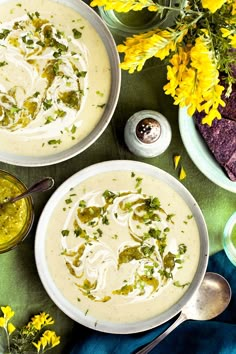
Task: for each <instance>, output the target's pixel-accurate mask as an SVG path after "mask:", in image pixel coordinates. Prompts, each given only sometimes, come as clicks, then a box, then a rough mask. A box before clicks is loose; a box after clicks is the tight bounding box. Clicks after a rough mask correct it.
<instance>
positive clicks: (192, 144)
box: [179, 108, 236, 193]
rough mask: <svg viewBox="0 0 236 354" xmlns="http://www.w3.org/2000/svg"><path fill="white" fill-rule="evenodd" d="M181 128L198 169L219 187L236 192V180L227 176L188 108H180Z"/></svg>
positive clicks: (183, 137) (188, 150)
mask: <svg viewBox="0 0 236 354" xmlns="http://www.w3.org/2000/svg"><path fill="white" fill-rule="evenodd" d="M179 129H180V135H181V138H182V141H183V144H184V146H185V149H186V150H187V152H188V154H189V156H190V158H191V159H192V161H193V163H194V164H195V165H196V166H197V167H198V169H199V170H200V171H201V172H202V173H203V174H204V175H205V176H206V177H207V178H209V180H211V181H212V182H213V183H215V184H216V185H218V186H219V187H221V188H224V189H226V190H228V191H230V192H233V193H236V182H233V181H231V180H230V179H229V178H228V177H227V176H226V174H225V173H224V171H223V169H222V168H221V166H220V165H219V164H218V162H217V161H216V159H215V158H214V156H213V155H212V153H211V152H210V150H209V149H208V147H207V145H206V143H205V141H204V140H203V138H202V137H201V135H200V133H199V132H198V130H197V127H196V126H195V123H194V120H193V118H192V117H190V116H189V115H188V113H187V109H186V108H180V109H179Z"/></svg>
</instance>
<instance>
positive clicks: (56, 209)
mask: <svg viewBox="0 0 236 354" xmlns="http://www.w3.org/2000/svg"><path fill="white" fill-rule="evenodd" d="M130 188H131V189H130ZM104 190H105V191H104ZM131 190H133V192H129V191H131ZM119 191H123V192H121V194H120V193H119ZM122 193H123V194H122ZM129 193H130V194H131V199H130V200H131V202H129V200H127V199H126V198H129ZM150 193H151V194H150ZM150 195H151V196H152V197H151V198H150V199H148V200H149V201H151V200H153V203H154V204H155V205H154V204H153V205H152V206H151V209H152V208H154V209H155V207H156V208H157V209H158V206H159V204H158V198H160V199H159V200H160V203H161V204H160V205H161V208H160V209H158V210H159V212H160V215H161V217H159V216H158V215H156V216H155V212H154V214H152V211H153V210H154V209H152V210H150V214H145V215H146V216H145V215H144V219H142V220H141V221H140V218H141V216H140V214H136V213H135V212H134V214H132V213H133V210H135V207H137V212H138V210H139V212H140V210H143V209H142V207H141V209H139V205H138V206H137V203H140V200H141V201H142V200H146V199H145V198H148V196H150ZM105 196H106V197H105ZM156 196H157V197H158V198H156V199H155V198H154V197H156ZM117 197H118V198H121V199H116V198H117ZM88 198H89V199H88ZM103 198H104V199H105V198H106V199H105V203H106V204H105V207H103V203H104V199H103ZM122 198H124V200H123V199H122ZM133 198H136V199H137V198H138V199H137V200H136V199H135V200H136V202H135V201H134V199H133ZM148 200H147V204H145V205H149V202H148ZM132 202H134V204H132ZM90 203H93V204H92V205H93V206H91V204H90ZM100 204H102V207H101V209H100V208H99V207H100ZM120 205H121V209H119V208H120ZM86 206H87V208H86ZM123 207H124V208H125V209H124V210H126V212H127V213H131V214H128V218H127V217H126V214H125V211H124V212H123V209H122V208H123ZM144 207H145V206H144ZM81 208H82V209H81ZM83 208H85V209H83ZM117 208H118V209H117ZM157 209H156V210H157ZM99 210H100V212H101V213H106V212H107V214H106V216H105V217H103V215H104V214H101V215H100V216H101V217H100V219H98V220H97V219H96V217H97V215H99V214H98V213H99ZM107 210H108V211H107ZM148 210H149V209H148ZM139 212H138V213H139ZM175 212H176V215H175V214H173V213H175ZM148 213H149V212H148ZM169 214H170V215H169ZM148 215H149V216H148ZM167 215H169V217H167ZM147 216H148V218H149V217H151V218H152V219H150V220H149V219H148V218H146V217H147ZM78 217H79V218H80V217H81V218H82V219H78ZM172 217H173V218H174V220H172V221H173V222H172V221H171V218H172ZM94 218H95V219H94ZM166 218H167V219H166ZM169 218H170V219H169ZM161 219H163V220H164V221H160V220H161ZM76 220H77V221H76ZM81 220H84V223H82V225H81ZM96 220H97V221H96ZM116 220H117V221H116ZM127 220H129V221H127ZM130 220H136V221H137V222H138V223H139V222H140V224H139V225H136V226H135V225H133V224H132V221H131V224H127V223H129V222H130ZM167 220H169V221H168V222H167ZM134 222H135V221H134ZM159 222H161V223H162V222H163V224H158V223H159ZM166 222H167V224H168V225H169V226H170V228H169V227H166ZM116 223H118V227H116ZM114 224H115V225H114ZM157 224H158V225H159V226H158V225H157ZM123 225H125V228H124V229H123ZM128 225H129V226H130V227H129V226H128ZM161 225H162V226H161ZM158 227H160V228H161V229H162V232H161V235H162V236H161V237H163V235H164V238H165V232H167V233H168V232H170V235H171V236H169V237H170V238H169V239H168V240H169V241H168V242H166V245H167V244H168V246H167V249H166V248H165V247H166V246H165V241H164V243H162V241H161V240H162V238H159V236H160V233H159V228H158ZM143 228H147V229H148V230H149V231H148V232H151V233H152V232H153V230H151V231H150V229H149V228H156V232H157V233H156V234H155V235H154V234H153V236H151V238H150V237H149V236H148V234H147V233H146V231H145V229H143ZM130 230H132V232H130ZM87 232H89V234H87ZM139 232H141V238H142V237H143V238H144V239H143V241H142V242H143V243H142V244H141V245H140V243H139V241H138V239H137V238H135V237H134V238H133V237H132V236H131V234H133V235H135V234H136V233H139ZM163 232H164V234H163ZM154 233H155V232H154ZM163 240H164V239H163ZM148 242H150V243H152V244H153V245H152V246H151V247H150V246H148ZM159 242H160V243H159ZM184 244H185V246H186V248H185V246H184ZM135 245H136V246H137V245H138V246H137V247H143V246H144V248H142V249H140V252H142V254H143V255H144V256H142V257H144V259H141V260H140V258H139V256H140V253H139V251H138V250H137V251H135V249H136V248H135ZM132 246H134V247H133V248H132ZM159 246H160V249H159V251H158V250H157V251H155V252H154V254H153V257H154V260H153V259H152V260H149V258H148V257H149V256H150V255H151V254H152V252H153V250H154V248H155V247H158V248H159ZM179 246H180V248H181V249H182V251H183V252H185V251H186V252H187V253H186V258H185V259H184V260H182V261H181V260H180V259H179V260H177V261H176V268H175V271H174V274H173V278H174V280H172V281H170V282H169V281H167V286H165V280H166V279H167V278H165V277H168V274H170V273H168V271H167V273H165V270H164V273H163V269H162V267H163V265H161V264H163V263H162V261H161V262H160V258H159V257H160V256H158V254H159V252H163V253H162V255H163V257H162V259H163V258H164V256H166V255H167V254H168V256H167V258H165V261H164V263H165V262H167V263H168V261H167V259H168V257H170V258H171V257H172V260H173V253H176V249H178V247H179ZM127 247H128V250H127ZM129 247H130V248H129ZM168 251H170V253H168ZM171 251H172V253H171ZM129 252H131V253H129ZM132 252H137V254H136V253H132ZM156 252H157V253H156ZM177 254H183V253H181V250H180V249H179V251H177ZM208 255H209V245H208V233H207V228H206V224H205V221H204V217H203V215H202V213H201V210H200V208H199V206H198V205H197V202H196V201H195V200H194V198H193V197H192V196H191V194H190V193H189V192H188V191H187V189H186V188H185V187H184V186H183V185H182V184H181V183H180V182H179V181H178V180H177V179H175V178H174V177H172V176H171V175H169V174H168V173H166V172H165V171H162V170H160V169H158V168H156V167H154V166H151V165H148V164H145V163H141V162H136V161H122V160H121V161H107V162H103V163H98V164H95V165H92V166H90V167H88V168H85V169H83V170H81V171H79V172H78V173H76V174H74V175H73V176H72V177H70V178H69V179H68V180H67V181H65V182H64V183H63V184H62V185H61V186H60V187H59V188H58V189H57V190H56V191H55V192H54V194H53V195H52V196H51V198H50V199H49V201H48V202H47V204H46V206H45V208H44V210H43V212H42V214H41V217H40V219H39V223H38V226H37V230H36V238H35V258H36V266H37V270H38V273H39V276H40V279H41V281H42V284H43V285H44V287H45V289H46V291H47V293H48V294H49V296H50V297H51V299H52V300H53V301H54V303H55V304H56V305H57V306H58V307H59V308H60V309H61V310H62V311H63V312H64V313H66V314H67V315H68V316H69V317H70V318H72V319H73V320H74V321H76V322H78V323H80V324H82V325H84V326H87V327H89V328H92V329H95V330H99V331H103V332H108V333H121V334H126V333H135V332H141V331H145V330H148V329H151V328H153V327H156V326H158V325H160V324H162V323H164V322H166V321H167V320H169V319H170V318H172V317H173V316H175V315H176V314H177V313H178V312H180V311H181V309H182V307H183V306H184V305H185V304H186V303H187V301H188V300H189V299H190V298H191V296H192V295H193V293H194V292H195V291H196V290H197V289H198V287H199V286H200V284H201V282H202V280H203V277H204V275H205V271H206V267H207V262H208ZM136 256H137V257H136ZM130 257H131V258H130ZM183 257H185V256H183ZM177 258H178V257H177ZM136 260H137V262H136ZM139 260H140V262H141V263H139ZM169 260H170V259H169ZM143 262H144V263H143ZM146 262H148V263H146ZM152 262H153V263H152ZM141 264H144V265H145V264H146V266H145V267H146V268H145V267H144V272H147V273H145V274H146V275H144V276H143V277H142V279H141V280H140V278H139V275H138V274H136V275H135V276H133V275H134V274H133V267H136V265H137V266H138V267H139V266H140V267H141V268H142V266H141ZM152 264H153V266H152ZM169 266H170V265H168V264H166V265H165V269H166V268H168V267H169ZM140 270H141V269H140ZM141 271H142V270H141ZM149 272H150V273H149ZM162 276H163V278H162ZM84 277H85V278H87V277H88V279H89V280H87V279H85V280H84ZM90 277H91V278H92V280H90ZM120 277H123V278H122V279H123V280H121V278H120ZM155 277H156V278H155ZM147 278H148V279H149V280H147ZM155 279H159V280H158V281H157V282H156V280H155ZM163 279H164V280H163ZM168 279H170V278H168ZM136 280H137V284H136V283H135V282H136ZM175 280H178V281H176V282H175ZM110 281H111V283H110ZM133 281H134V284H136V285H137V286H136V285H134V287H132V286H131V285H129V284H130V282H131V283H132V282H133ZM146 281H148V282H149V283H147V284H148V285H147V286H146V285H145V284H146V283H145V282H146ZM163 282H164V283H163ZM173 282H174V283H175V284H173ZM111 284H112V285H111ZM122 284H123V286H122ZM150 284H153V285H150ZM158 284H159V285H158ZM163 284H164V285H163ZM97 286H98V288H97V289H95V292H94V291H93V290H94V287H97ZM109 286H111V287H109ZM120 286H121V289H120V290H121V292H120V290H117V289H119V288H120ZM139 286H140V287H139ZM152 286H154V287H153V289H154V288H155V286H158V289H159V290H158V291H156V290H155V291H156V292H155V294H154V295H153V296H152V294H153V292H151V293H150V287H152ZM159 287H160V288H159ZM114 289H116V290H115V293H114V292H113V290H114ZM122 289H124V293H123V290H122ZM97 291H98V293H97ZM100 291H101V293H99V292H100ZM146 291H147V295H146ZM139 292H140V294H139ZM148 292H149V293H148ZM173 293H174V294H173ZM97 294H98V297H97ZM114 294H115V295H114ZM159 294H160V295H159ZM126 295H127V296H126ZM171 295H172V296H171ZM143 296H144V297H143ZM146 296H147V298H146ZM173 296H174V298H173ZM114 297H116V298H114ZM148 300H149V301H148ZM95 307H96V309H95Z"/></svg>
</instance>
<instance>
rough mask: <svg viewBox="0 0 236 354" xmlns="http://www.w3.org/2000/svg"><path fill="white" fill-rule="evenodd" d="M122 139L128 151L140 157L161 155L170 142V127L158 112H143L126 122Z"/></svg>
mask: <svg viewBox="0 0 236 354" xmlns="http://www.w3.org/2000/svg"><path fill="white" fill-rule="evenodd" d="M124 139H125V143H126V145H127V147H128V148H129V150H130V151H131V152H132V153H133V154H135V155H137V156H142V157H154V156H158V155H160V154H162V153H163V152H164V151H165V150H166V149H167V148H168V146H169V144H170V141H171V127H170V124H169V122H168V120H167V119H166V118H165V117H164V116H163V115H162V114H161V113H159V112H156V111H151V110H143V111H139V112H136V113H135V114H133V115H132V116H131V117H130V118H129V119H128V121H127V123H126V125H125V130H124Z"/></svg>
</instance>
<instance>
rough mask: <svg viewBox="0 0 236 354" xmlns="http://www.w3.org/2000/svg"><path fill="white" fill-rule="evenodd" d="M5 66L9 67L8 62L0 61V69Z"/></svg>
mask: <svg viewBox="0 0 236 354" xmlns="http://www.w3.org/2000/svg"><path fill="white" fill-rule="evenodd" d="M5 65H8V62H6V61H0V67H2V66H5Z"/></svg>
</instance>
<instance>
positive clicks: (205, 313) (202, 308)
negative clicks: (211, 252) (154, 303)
mask: <svg viewBox="0 0 236 354" xmlns="http://www.w3.org/2000/svg"><path fill="white" fill-rule="evenodd" d="M212 299H214V301H212ZM230 299H231V288H230V285H229V283H228V282H227V280H226V279H225V278H224V277H222V276H221V275H219V274H217V273H211V272H208V273H206V274H205V277H204V279H203V281H202V283H201V285H200V287H199V288H198V290H197V291H196V292H195V293H194V295H193V296H192V297H191V299H190V300H189V301H188V303H187V304H186V305H185V306H184V307H183V308H182V311H181V313H180V315H179V317H178V318H177V320H176V321H175V322H174V323H173V324H172V325H171V326H170V327H169V328H168V329H167V330H166V331H165V332H163V333H162V334H161V335H160V336H159V337H157V338H155V339H154V340H153V341H152V342H151V343H149V344H148V345H146V346H145V347H144V348H142V349H141V350H138V351H137V352H136V354H148V353H149V352H150V351H151V350H152V349H153V348H154V347H155V346H156V345H157V344H158V343H160V342H161V341H162V340H163V339H164V338H165V337H166V336H167V335H168V334H170V333H171V332H172V331H173V330H174V329H175V328H176V327H177V326H178V325H180V324H181V323H182V322H184V321H187V320H201V321H203V320H210V319H212V318H214V317H216V316H218V315H219V314H221V313H222V312H223V311H224V310H225V309H226V307H227V306H228V305H229V302H230Z"/></svg>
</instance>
